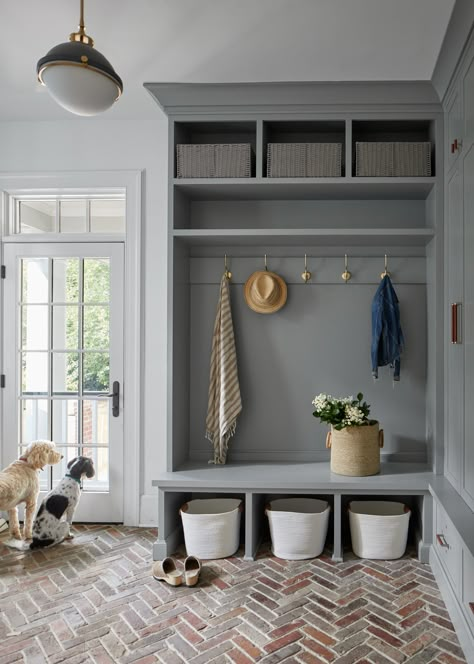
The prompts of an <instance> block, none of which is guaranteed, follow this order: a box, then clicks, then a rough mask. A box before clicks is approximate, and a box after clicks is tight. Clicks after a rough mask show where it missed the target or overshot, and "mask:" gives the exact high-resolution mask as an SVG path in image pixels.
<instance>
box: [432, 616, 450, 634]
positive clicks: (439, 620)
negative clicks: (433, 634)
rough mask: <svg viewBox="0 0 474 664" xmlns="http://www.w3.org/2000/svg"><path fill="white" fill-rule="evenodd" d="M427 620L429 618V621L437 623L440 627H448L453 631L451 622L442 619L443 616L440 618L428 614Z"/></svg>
mask: <svg viewBox="0 0 474 664" xmlns="http://www.w3.org/2000/svg"><path fill="white" fill-rule="evenodd" d="M428 620H431V622H434V623H436V624H437V625H441V627H444V628H445V629H450V630H451V631H452V632H454V627H453V623H452V622H450V621H449V620H444V618H440V617H439V616H429V618H428Z"/></svg>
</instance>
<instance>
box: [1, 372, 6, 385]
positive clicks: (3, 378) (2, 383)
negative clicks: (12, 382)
mask: <svg viewBox="0 0 474 664" xmlns="http://www.w3.org/2000/svg"><path fill="white" fill-rule="evenodd" d="M0 387H5V374H2V375H1V376H0Z"/></svg>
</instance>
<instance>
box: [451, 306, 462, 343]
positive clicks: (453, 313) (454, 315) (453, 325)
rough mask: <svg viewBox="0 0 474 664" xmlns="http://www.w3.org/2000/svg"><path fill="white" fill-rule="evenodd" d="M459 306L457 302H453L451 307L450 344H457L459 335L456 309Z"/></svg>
mask: <svg viewBox="0 0 474 664" xmlns="http://www.w3.org/2000/svg"><path fill="white" fill-rule="evenodd" d="M460 306H461V304H460V303H459V302H453V304H452V305H451V343H452V344H458V343H459V333H458V307H460Z"/></svg>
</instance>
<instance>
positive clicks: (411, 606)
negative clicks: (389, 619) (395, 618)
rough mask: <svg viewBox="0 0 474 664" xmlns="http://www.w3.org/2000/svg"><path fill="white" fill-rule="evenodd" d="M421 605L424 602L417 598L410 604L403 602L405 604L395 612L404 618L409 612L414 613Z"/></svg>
mask: <svg viewBox="0 0 474 664" xmlns="http://www.w3.org/2000/svg"><path fill="white" fill-rule="evenodd" d="M423 605H424V602H422V601H421V599H417V600H415V601H414V602H411V604H405V606H403V607H402V608H401V609H399V610H398V611H397V613H398V615H399V616H402V618H406V617H407V616H409V615H410V613H415V611H418V609H421V607H422V606H423Z"/></svg>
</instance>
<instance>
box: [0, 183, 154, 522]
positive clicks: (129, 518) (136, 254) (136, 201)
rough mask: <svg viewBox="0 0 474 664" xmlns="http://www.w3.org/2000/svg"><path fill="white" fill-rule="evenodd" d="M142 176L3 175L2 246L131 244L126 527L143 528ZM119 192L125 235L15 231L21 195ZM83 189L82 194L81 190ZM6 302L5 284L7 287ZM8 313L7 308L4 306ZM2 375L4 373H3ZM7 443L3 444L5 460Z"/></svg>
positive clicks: (127, 270)
mask: <svg viewBox="0 0 474 664" xmlns="http://www.w3.org/2000/svg"><path fill="white" fill-rule="evenodd" d="M142 186H143V172H142V171H123V170H117V171H77V172H74V171H69V172H67V173H23V174H20V173H10V174H9V173H0V193H1V201H0V203H1V209H0V218H1V227H0V243H1V258H2V261H3V245H4V244H5V243H8V242H15V243H19V242H31V243H33V242H43V243H44V242H46V243H49V242H75V241H76V242H77V241H80V242H88V241H89V242H94V243H96V242H101V241H102V242H114V241H115V242H116V241H121V242H123V241H125V287H124V321H125V327H124V386H123V397H124V403H125V407H124V411H123V414H124V468H125V469H126V476H124V483H123V496H124V505H123V514H124V524H125V525H127V526H138V525H139V520H140V516H139V514H140V449H141V432H142V407H141V403H142V400H141V390H142V375H143V374H142V356H141V345H142V344H141V341H142V325H141V316H142V307H141V227H142ZM113 189H115V190H116V191H117V190H124V191H125V194H126V233H125V236H118V235H117V234H114V235H112V234H111V235H99V234H91V235H87V234H83V235H73V234H68V235H61V234H53V233H48V234H45V233H41V234H28V235H23V236H22V235H19V234H17V235H16V234H13V233H12V232H11V230H12V229H11V225H12V216H11V212H12V204H11V202H12V199H13V198H14V197H15V196H21V195H30V194H38V193H39V192H41V193H43V194H52V195H57V194H67V193H75V194H78V193H84V194H85V193H91V194H93V193H94V192H97V193H110V192H111V191H112V190H113ZM81 190H82V191H81ZM1 291H2V302H3V283H2V285H1ZM0 309H3V307H0ZM2 316H3V311H1V312H0V366H1V367H2V368H3V356H1V353H2V352H3V319H2ZM0 373H3V371H2V372H0ZM3 407H4V405H3V395H2V397H1V399H0V417H1V422H2V426H1V436H2V440H3V437H4V435H5V432H4V430H3ZM2 449H3V443H2V445H0V459H1V462H2V467H3V459H2V458H1V457H2Z"/></svg>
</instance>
